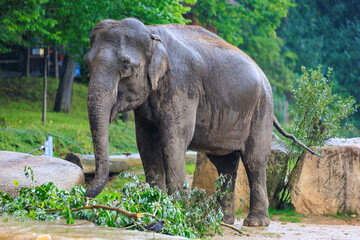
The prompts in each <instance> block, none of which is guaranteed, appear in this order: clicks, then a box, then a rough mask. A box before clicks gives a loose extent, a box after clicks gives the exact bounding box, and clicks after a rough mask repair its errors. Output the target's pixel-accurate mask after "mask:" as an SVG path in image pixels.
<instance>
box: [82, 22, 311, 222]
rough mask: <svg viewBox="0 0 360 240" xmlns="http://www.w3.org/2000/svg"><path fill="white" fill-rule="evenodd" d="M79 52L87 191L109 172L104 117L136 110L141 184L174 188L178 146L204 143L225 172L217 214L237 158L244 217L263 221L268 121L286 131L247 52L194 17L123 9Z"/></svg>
mask: <svg viewBox="0 0 360 240" xmlns="http://www.w3.org/2000/svg"><path fill="white" fill-rule="evenodd" d="M84 60H85V62H86V64H87V66H88V69H89V72H90V82H89V86H88V100H87V101H88V103H87V104H88V115H89V122H90V128H91V134H92V139H93V146H94V153H95V160H96V171H95V177H94V180H93V182H92V184H91V185H90V186H89V187H88V189H87V191H86V196H88V197H95V196H96V195H98V194H99V193H100V192H101V190H102V189H103V188H104V186H105V184H106V182H107V180H108V175H109V160H108V159H109V124H110V122H111V121H112V119H113V118H114V117H115V116H116V115H117V114H118V113H124V112H127V111H130V110H134V115H135V128H136V142H137V146H138V150H139V153H140V156H141V160H142V164H143V167H144V172H145V176H146V181H147V182H148V183H151V184H152V185H157V186H158V187H159V188H161V189H168V192H169V193H170V194H171V193H173V192H175V191H176V190H177V189H179V188H181V187H182V185H183V183H184V182H185V153H186V150H187V149H192V150H195V151H201V152H204V153H206V154H207V156H208V157H209V159H210V160H211V162H212V163H213V164H214V165H215V166H216V169H217V171H218V173H219V174H221V173H222V174H224V175H226V176H228V177H227V178H226V181H227V182H228V181H229V180H230V179H232V184H231V187H230V194H228V196H227V197H226V198H224V199H222V200H220V204H221V206H222V209H223V210H224V221H225V222H227V223H233V222H234V197H233V192H234V185H235V180H236V172H237V171H236V169H237V166H238V164H239V160H240V158H241V160H242V161H243V163H244V166H245V169H246V172H247V175H248V179H249V184H250V189H251V191H250V192H251V193H250V211H249V214H248V216H247V218H246V219H245V220H244V225H246V226H268V225H269V223H270V219H269V215H268V210H267V209H268V205H269V203H268V199H267V190H266V164H267V159H268V156H269V153H270V148H271V138H272V131H273V126H275V127H276V128H277V129H278V130H279V131H280V132H281V133H282V134H283V135H285V136H287V137H293V136H292V135H289V134H288V133H286V132H285V131H284V130H283V129H282V128H281V126H280V124H279V123H278V121H277V120H276V118H275V116H274V108H273V96H272V89H271V86H270V83H269V81H268V79H267V78H266V76H265V74H264V73H263V71H262V70H261V69H260V68H259V66H258V65H257V64H256V63H255V62H254V61H253V60H252V59H251V58H250V57H249V56H247V55H246V54H245V53H244V52H242V51H241V50H240V49H239V48H237V47H235V46H233V45H231V44H229V43H227V42H226V41H224V40H223V39H221V38H220V37H218V36H217V35H215V34H214V33H211V32H209V31H207V30H206V29H204V28H202V27H200V26H190V25H181V24H165V25H150V26H146V25H144V24H143V23H142V22H141V21H139V20H137V19H134V18H125V19H122V20H120V21H116V20H112V19H106V20H102V21H100V22H99V23H98V24H97V25H96V26H95V27H94V28H93V29H92V31H91V33H90V50H89V52H88V53H87V54H86V55H85V57H84ZM293 139H294V141H296V142H298V143H299V144H302V143H301V142H299V141H297V140H296V138H295V137H293ZM303 146H304V145H303ZM304 147H306V146H304ZM307 149H308V148H307ZM308 150H310V149H308ZM310 151H311V150H310ZM227 182H226V183H225V185H226V184H227Z"/></svg>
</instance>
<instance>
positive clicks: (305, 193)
mask: <svg viewBox="0 0 360 240" xmlns="http://www.w3.org/2000/svg"><path fill="white" fill-rule="evenodd" d="M325 144H326V145H325V146H323V147H321V155H322V156H323V158H318V157H316V156H314V155H311V154H309V153H305V155H304V157H303V159H302V160H301V162H300V164H299V165H298V166H297V167H296V169H295V170H294V172H293V174H292V175H291V178H290V190H291V203H292V204H293V205H294V207H295V210H296V212H298V213H300V214H308V215H323V214H330V215H334V214H338V213H341V214H344V213H354V212H360V138H353V139H347V140H345V139H330V140H328V141H326V142H325ZM314 149H315V148H314Z"/></svg>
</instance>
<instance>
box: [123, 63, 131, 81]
mask: <svg viewBox="0 0 360 240" xmlns="http://www.w3.org/2000/svg"><path fill="white" fill-rule="evenodd" d="M131 74H132V67H131V64H130V63H128V62H124V63H123V64H122V67H121V76H122V77H123V78H125V77H130V76H131Z"/></svg>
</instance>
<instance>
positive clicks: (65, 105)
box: [54, 55, 76, 113]
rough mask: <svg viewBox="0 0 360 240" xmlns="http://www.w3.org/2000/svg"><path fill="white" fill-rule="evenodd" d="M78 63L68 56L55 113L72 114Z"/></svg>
mask: <svg viewBox="0 0 360 240" xmlns="http://www.w3.org/2000/svg"><path fill="white" fill-rule="evenodd" d="M75 68H76V62H75V61H74V59H73V57H72V56H69V55H66V56H65V59H64V63H63V71H62V74H61V77H60V82H59V87H58V90H57V93H56V99H55V106H54V111H55V112H65V113H68V112H70V105H71V97H72V89H73V83H74V74H75Z"/></svg>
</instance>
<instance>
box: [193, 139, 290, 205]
mask: <svg viewBox="0 0 360 240" xmlns="http://www.w3.org/2000/svg"><path fill="white" fill-rule="evenodd" d="M287 157H288V150H287V148H286V143H285V142H284V141H282V140H281V139H280V138H279V137H278V136H276V135H275V134H273V137H272V144H271V153H270V156H269V162H268V166H267V188H268V196H269V203H270V206H273V207H276V206H277V204H278V201H279V194H280V191H281V189H282V181H281V180H280V179H281V178H284V177H285V171H286V161H287ZM237 171H238V172H237V179H236V184H235V209H236V210H237V209H247V208H249V206H250V187H249V181H248V178H247V174H246V171H245V167H244V164H243V163H242V161H241V160H240V163H239V167H238V170H237ZM217 177H218V173H217V170H216V168H215V166H214V165H213V164H212V162H211V161H210V160H209V159H208V158H207V157H206V154H204V153H198V159H197V162H196V169H195V173H194V180H193V184H192V187H193V188H195V187H197V188H203V189H205V190H206V192H207V193H208V194H210V193H212V192H213V191H214V190H215V189H216V186H215V184H214V182H215V180H216V178H217Z"/></svg>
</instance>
